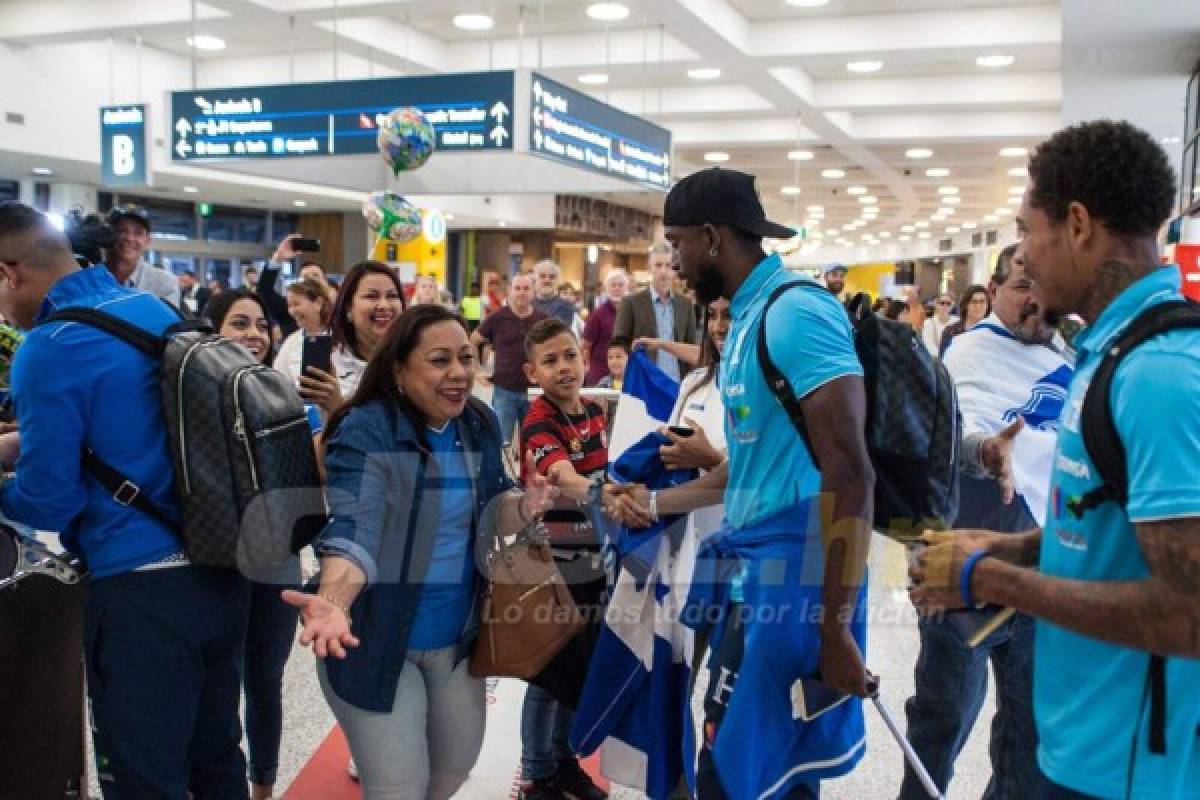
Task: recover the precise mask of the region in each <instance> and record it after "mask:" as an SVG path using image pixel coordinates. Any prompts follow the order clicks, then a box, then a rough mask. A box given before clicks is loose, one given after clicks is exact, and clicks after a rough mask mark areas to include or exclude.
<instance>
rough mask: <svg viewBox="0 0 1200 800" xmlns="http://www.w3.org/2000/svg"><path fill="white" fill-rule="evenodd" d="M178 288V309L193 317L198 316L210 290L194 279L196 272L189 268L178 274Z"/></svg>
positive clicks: (205, 303) (206, 302) (206, 301)
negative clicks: (179, 307)
mask: <svg viewBox="0 0 1200 800" xmlns="http://www.w3.org/2000/svg"><path fill="white" fill-rule="evenodd" d="M179 289H180V294H179V303H180V306H181V309H180V310H181V311H184V312H186V313H188V314H191V315H192V316H194V317H195V316H199V315H200V312H201V311H203V310H204V306H205V305H207V304H208V298H209V295H211V294H212V292H210V291H209V290H208V288H207V287H205V286H202V285H200V284H199V283H198V282H197V281H196V273H194V272H192V271H191V270H188V271H187V272H184V273H181V274H180V275H179Z"/></svg>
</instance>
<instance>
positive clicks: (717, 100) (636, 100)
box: [606, 85, 796, 131]
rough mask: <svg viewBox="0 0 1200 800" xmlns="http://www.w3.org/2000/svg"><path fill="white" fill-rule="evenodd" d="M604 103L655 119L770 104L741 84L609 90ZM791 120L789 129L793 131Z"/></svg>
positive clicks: (714, 113) (764, 109)
mask: <svg viewBox="0 0 1200 800" xmlns="http://www.w3.org/2000/svg"><path fill="white" fill-rule="evenodd" d="M606 94H607V99H608V102H609V103H610V104H611V105H614V106H616V107H617V108H619V109H621V110H622V111H626V112H628V113H630V114H637V115H640V116H652V117H654V118H655V119H660V120H661V119H664V118H668V117H670V118H674V117H679V116H688V117H697V116H718V115H719V116H724V115H729V114H748V113H762V112H770V111H771V109H772V106H771V104H770V103H768V102H767V101H766V100H765V99H764V98H762V97H760V96H759V95H758V94H756V93H754V92H753V91H751V90H750V89H748V88H746V87H745V86H734V85H725V86H704V87H699V86H697V87H694V88H693V87H672V88H664V89H650V90H649V91H647V90H645V89H610V90H609V91H608V92H606ZM795 128H796V126H795V122H793V123H792V130H793V131H795Z"/></svg>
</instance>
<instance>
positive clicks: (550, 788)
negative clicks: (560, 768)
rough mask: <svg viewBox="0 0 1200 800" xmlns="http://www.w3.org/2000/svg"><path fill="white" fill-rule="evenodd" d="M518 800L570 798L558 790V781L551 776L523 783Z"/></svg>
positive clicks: (559, 799) (558, 799)
mask: <svg viewBox="0 0 1200 800" xmlns="http://www.w3.org/2000/svg"><path fill="white" fill-rule="evenodd" d="M517 800H568V798H567V795H565V794H563V793H562V790H561V789H559V788H558V781H556V780H555V779H554V777H553V776H551V777H549V778H538V779H535V780H532V781H526V782H524V783H522V784H521V789H520V791H519V792H517Z"/></svg>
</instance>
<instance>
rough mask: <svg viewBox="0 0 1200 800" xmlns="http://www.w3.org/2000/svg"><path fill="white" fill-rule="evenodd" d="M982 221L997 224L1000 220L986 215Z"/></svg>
mask: <svg viewBox="0 0 1200 800" xmlns="http://www.w3.org/2000/svg"><path fill="white" fill-rule="evenodd" d="M983 221H984V222H999V221H1000V218H999V217H997V216H996V215H995V214H988V215H987V216H986V217H984V218H983Z"/></svg>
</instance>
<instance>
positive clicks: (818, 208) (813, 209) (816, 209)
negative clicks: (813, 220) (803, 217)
mask: <svg viewBox="0 0 1200 800" xmlns="http://www.w3.org/2000/svg"><path fill="white" fill-rule="evenodd" d="M808 212H809V213H810V214H811V213H813V212H821V213H825V206H809V207H808Z"/></svg>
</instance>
